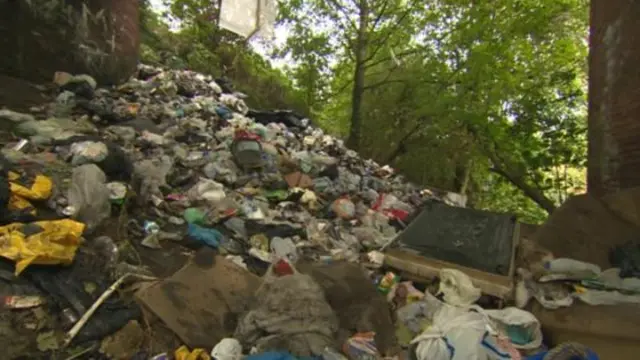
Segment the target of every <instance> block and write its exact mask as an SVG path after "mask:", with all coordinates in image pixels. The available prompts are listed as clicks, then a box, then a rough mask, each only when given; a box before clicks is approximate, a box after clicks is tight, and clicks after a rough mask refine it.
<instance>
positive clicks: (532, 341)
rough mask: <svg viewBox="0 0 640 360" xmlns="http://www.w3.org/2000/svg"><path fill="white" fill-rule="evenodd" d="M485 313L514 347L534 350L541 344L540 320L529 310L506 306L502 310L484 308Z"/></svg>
mask: <svg viewBox="0 0 640 360" xmlns="http://www.w3.org/2000/svg"><path fill="white" fill-rule="evenodd" d="M485 314H487V316H488V317H489V319H491V320H492V322H493V323H494V325H495V327H496V328H497V329H501V330H503V332H505V333H506V335H507V336H509V339H510V340H511V343H512V344H513V347H515V348H516V349H524V350H534V349H537V348H539V347H540V346H541V345H542V329H541V326H540V322H539V321H538V319H537V318H536V317H535V316H534V315H533V314H531V313H530V312H528V311H524V310H521V309H518V308H515V307H508V308H504V309H502V310H485ZM527 340H528V341H527Z"/></svg>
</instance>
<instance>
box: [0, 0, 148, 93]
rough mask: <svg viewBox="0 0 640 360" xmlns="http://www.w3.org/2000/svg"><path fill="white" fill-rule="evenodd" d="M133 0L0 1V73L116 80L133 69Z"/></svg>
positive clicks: (136, 43) (135, 32)
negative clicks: (61, 73)
mask: <svg viewBox="0 0 640 360" xmlns="http://www.w3.org/2000/svg"><path fill="white" fill-rule="evenodd" d="M138 3H139V1H138V0H2V1H0V73H2V74H5V75H10V76H14V77H19V78H24V79H28V80H32V81H36V82H41V81H50V80H51V79H52V78H53V73H54V72H55V71H60V70H62V71H67V72H70V73H76V74H77V73H85V74H90V75H92V76H94V77H95V78H96V80H98V83H100V84H113V83H118V82H120V81H122V80H124V79H126V78H127V77H128V76H130V75H131V74H132V73H133V71H134V70H135V67H136V64H137V60H138V47H139V42H140V40H139V39H140V37H139V28H138V25H139V24H138V6H139V5H138Z"/></svg>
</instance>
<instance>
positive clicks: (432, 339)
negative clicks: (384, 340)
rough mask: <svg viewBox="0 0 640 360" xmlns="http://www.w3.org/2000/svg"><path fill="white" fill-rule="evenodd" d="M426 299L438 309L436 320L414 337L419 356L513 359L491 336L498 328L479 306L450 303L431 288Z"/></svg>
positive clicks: (440, 359) (428, 359) (451, 359)
mask: <svg viewBox="0 0 640 360" xmlns="http://www.w3.org/2000/svg"><path fill="white" fill-rule="evenodd" d="M425 302H426V303H427V304H428V307H434V308H436V309H437V310H436V313H435V315H434V317H433V324H432V325H431V326H430V327H429V328H428V329H426V330H425V331H424V332H423V333H422V334H420V335H418V336H417V337H416V338H414V339H413V340H412V341H411V344H417V346H416V348H415V352H416V358H417V359H418V360H505V359H511V356H510V355H509V354H508V353H507V352H506V351H502V350H501V349H499V348H498V347H497V346H496V345H495V342H494V341H493V339H492V338H493V336H492V334H495V332H494V330H493V328H491V326H490V320H489V318H488V317H487V315H486V314H485V313H484V310H483V309H482V308H480V307H479V306H476V305H472V306H470V307H467V308H462V307H456V306H451V305H449V304H446V303H442V302H440V301H439V300H438V299H436V298H435V297H434V296H433V295H431V294H429V293H428V292H427V293H425ZM472 310H473V311H472Z"/></svg>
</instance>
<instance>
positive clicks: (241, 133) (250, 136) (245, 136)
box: [234, 130, 260, 141]
mask: <svg viewBox="0 0 640 360" xmlns="http://www.w3.org/2000/svg"><path fill="white" fill-rule="evenodd" d="M234 140H255V141H259V140H260V136H259V135H257V134H254V133H251V132H248V131H247V130H236V133H235V136H234Z"/></svg>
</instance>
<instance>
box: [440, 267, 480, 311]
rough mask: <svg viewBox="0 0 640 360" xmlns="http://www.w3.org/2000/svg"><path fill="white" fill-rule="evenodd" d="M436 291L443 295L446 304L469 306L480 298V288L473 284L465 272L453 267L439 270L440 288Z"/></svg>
mask: <svg viewBox="0 0 640 360" xmlns="http://www.w3.org/2000/svg"><path fill="white" fill-rule="evenodd" d="M438 293H440V294H443V295H444V301H445V302H446V303H447V304H451V305H455V306H469V305H471V304H473V303H475V302H476V301H478V299H479V298H480V295H481V294H482V293H481V291H480V289H478V288H477V287H475V286H473V283H472V282H471V279H470V278H469V276H467V275H466V274H465V273H463V272H462V271H459V270H455V269H442V270H440V288H439V290H438Z"/></svg>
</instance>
